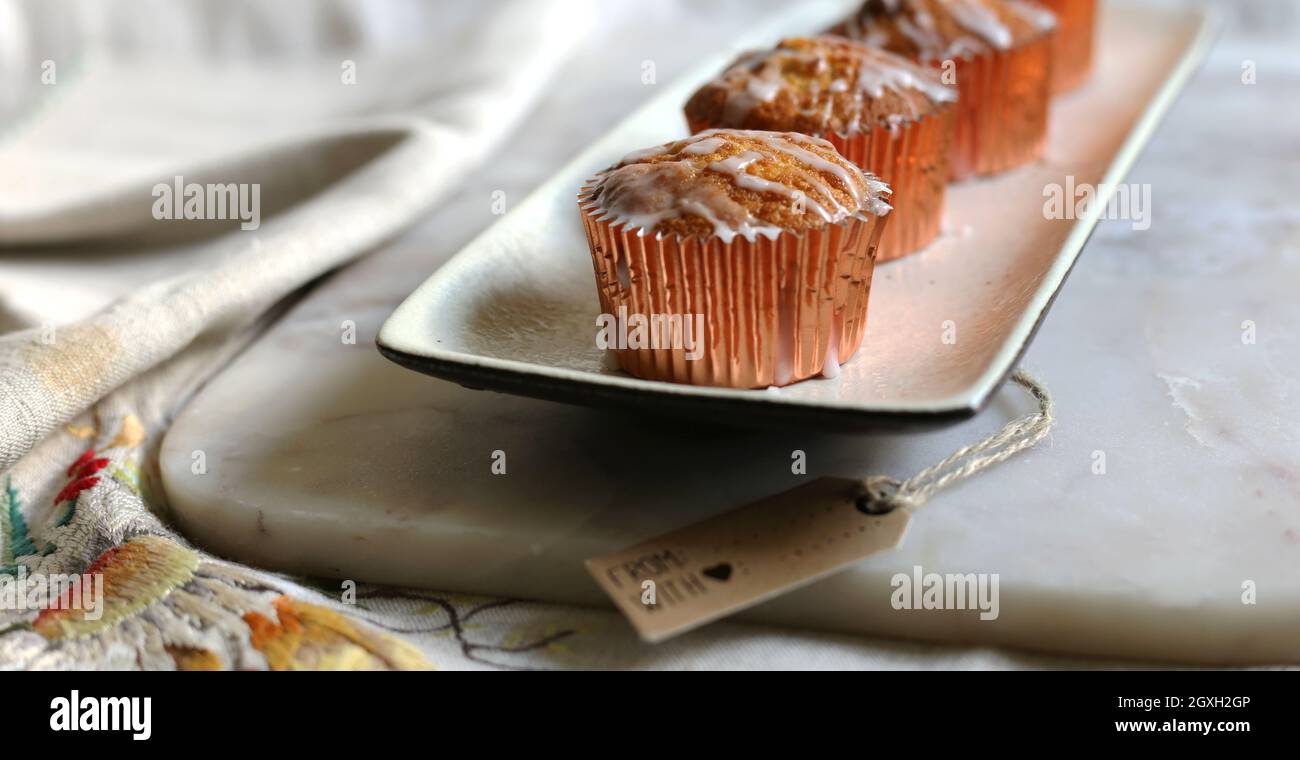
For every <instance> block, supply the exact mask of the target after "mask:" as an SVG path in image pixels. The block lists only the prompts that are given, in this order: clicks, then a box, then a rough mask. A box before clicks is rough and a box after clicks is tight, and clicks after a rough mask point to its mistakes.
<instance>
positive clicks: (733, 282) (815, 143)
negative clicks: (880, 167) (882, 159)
mask: <svg viewBox="0 0 1300 760" xmlns="http://www.w3.org/2000/svg"><path fill="white" fill-rule="evenodd" d="M888 192H889V188H888V187H887V186H886V185H885V184H884V183H882V182H880V181H879V180H878V179H876V178H875V177H873V176H871V175H870V174H867V173H865V172H863V171H862V170H861V169H859V168H858V167H857V166H856V165H855V164H853V163H852V162H851V161H849V160H847V159H845V158H844V157H843V156H841V155H840V154H839V152H838V151H836V150H835V146H833V145H831V144H830V143H829V142H827V141H825V140H822V139H819V138H815V137H810V136H807V135H802V134H795V133H789V132H787V133H778V132H764V131H753V130H710V131H706V132H701V133H700V134H697V135H694V136H693V137H689V138H686V139H684V140H678V141H676V142H671V143H667V144H665V145H661V146H658V147H655V148H650V149H648V150H642V151H637V152H635V153H631V154H629V155H628V156H626V157H624V158H623V160H621V161H619V162H618V163H617V164H615V165H614V166H611V167H610V168H608V169H606V170H605V171H603V172H601V173H599V174H598V175H596V176H595V177H594V178H593V179H592V180H591V181H590V182H588V183H587V185H586V186H585V187H583V188H582V190H581V192H580V194H579V196H578V205H579V209H580V210H581V213H582V220H583V224H584V226H585V228H586V233H587V240H588V243H589V244H590V248H591V255H592V260H593V263H594V266H595V273H596V285H597V289H598V294H599V298H600V305H601V310H602V312H603V313H602V315H601V317H600V318H598V320H597V325H598V326H602V325H604V326H606V327H608V326H610V325H617V327H616V330H615V331H616V332H617V333H618V335H619V339H618V341H617V343H616V344H615V342H614V341H606V342H605V343H604V344H603V345H602V347H605V348H609V349H610V350H614V351H616V352H617V357H618V363H619V366H620V367H621V368H622V369H623V370H624V371H626V372H629V373H631V374H633V375H636V376H637V377H642V378H648V379H653V380H667V381H672V382H679V383H692V384H696V385H714V386H728V387H735V388H762V387H767V386H774V385H775V386H780V385H788V384H790V383H793V382H796V381H798V380H803V379H805V378H809V377H813V376H815V375H827V376H834V375H836V374H838V372H839V365H840V364H841V363H843V362H845V361H848V359H849V357H851V356H852V355H853V353H854V351H856V350H857V348H858V345H859V344H860V343H861V342H862V337H863V334H864V333H865V330H866V317H867V297H868V295H869V292H870V288H871V277H872V272H873V269H874V266H875V255H876V248H877V246H878V245H879V241H880V235H881V232H882V230H883V228H884V226H885V220H886V218H887V216H886V215H887V214H888V213H889V210H890V207H889V204H888V203H886V201H885V199H884V198H885V196H886V195H887V194H888ZM634 323H636V324H635V325H634ZM637 326H639V327H640V328H641V334H640V336H639V339H635V338H636V336H635V330H636V328H637ZM606 337H608V336H606ZM597 342H598V344H601V335H600V333H599V332H598V335H597Z"/></svg>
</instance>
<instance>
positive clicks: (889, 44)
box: [832, 0, 1056, 61]
mask: <svg viewBox="0 0 1300 760" xmlns="http://www.w3.org/2000/svg"><path fill="white" fill-rule="evenodd" d="M1055 24H1056V19H1055V17H1054V16H1053V15H1052V14H1051V12H1050V11H1048V10H1046V9H1044V8H1041V7H1039V6H1035V5H1032V4H1030V3H1025V2H1019V1H1018V0H867V2H866V3H864V4H863V5H862V7H861V8H860V9H859V10H858V12H857V14H855V15H854V16H853V17H851V18H849V19H847V20H846V21H845V22H844V23H843V24H841V25H839V26H837V27H835V28H834V29H833V30H832V31H834V32H835V33H836V34H842V35H844V36H846V37H850V38H852V39H855V40H861V41H862V42H865V43H866V44H868V45H870V46H872V47H878V48H883V49H885V50H890V51H892V52H895V53H898V54H899V55H903V56H906V57H908V58H911V59H913V60H917V61H936V60H943V59H946V58H955V57H959V56H963V55H968V54H980V53H984V52H987V51H989V50H990V49H996V50H1006V49H1008V48H1013V47H1016V46H1018V45H1022V44H1024V43H1026V42H1028V41H1030V40H1033V39H1035V38H1037V37H1039V36H1040V35H1042V34H1045V33H1046V32H1048V31H1049V30H1051V29H1052V28H1053V27H1054V26H1055Z"/></svg>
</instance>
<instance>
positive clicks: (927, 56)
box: [834, 0, 1055, 179]
mask: <svg viewBox="0 0 1300 760" xmlns="http://www.w3.org/2000/svg"><path fill="white" fill-rule="evenodd" d="M1054 29H1055V19H1054V18H1053V17H1052V14H1051V13H1050V12H1049V11H1047V10H1045V9H1043V8H1041V7H1038V6H1033V5H1029V4H1027V3H1023V2H1017V0H868V1H867V3H866V4H864V5H863V6H862V7H861V9H860V10H859V11H858V13H857V14H856V15H854V16H853V17H851V18H849V19H848V20H846V21H845V22H844V23H842V24H841V25H839V26H837V27H835V29H834V31H835V32H836V33H838V34H843V35H844V36H847V37H850V38H852V39H855V40H859V41H861V42H864V43H865V44H868V45H870V46H872V47H879V48H883V49H885V50H889V51H891V52H894V53H898V54H899V55H902V56H904V57H906V58H910V59H912V60H914V61H918V62H921V63H925V64H929V65H932V66H936V67H938V68H939V69H940V71H941V72H942V79H943V81H944V82H945V83H953V82H955V84H956V86H957V93H958V95H959V97H958V100H957V123H956V126H955V128H954V132H953V155H952V178H953V179H964V178H967V177H970V176H974V175H986V174H995V173H997V172H1001V171H1005V170H1007V169H1011V168H1013V167H1016V166H1019V165H1021V164H1024V163H1028V162H1030V161H1033V160H1034V159H1036V158H1038V156H1039V155H1041V154H1042V151H1043V145H1044V142H1045V138H1046V136H1047V107H1048V101H1049V97H1050V86H1051V77H1052V67H1051V61H1052V56H1051V54H1052V49H1051V46H1052V39H1053V34H1054Z"/></svg>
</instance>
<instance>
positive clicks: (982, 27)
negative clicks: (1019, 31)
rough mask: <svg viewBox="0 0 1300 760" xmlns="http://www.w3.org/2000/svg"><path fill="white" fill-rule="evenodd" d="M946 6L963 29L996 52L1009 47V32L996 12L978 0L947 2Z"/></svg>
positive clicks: (951, 0) (949, 0)
mask: <svg viewBox="0 0 1300 760" xmlns="http://www.w3.org/2000/svg"><path fill="white" fill-rule="evenodd" d="M946 6H947V8H948V11H949V12H950V13H951V14H952V18H953V20H954V21H956V22H957V23H958V24H960V25H961V26H962V28H963V29H966V30H969V31H971V32H974V33H975V34H976V35H978V36H979V38H980V39H982V40H984V41H985V42H987V43H988V44H990V45H992V46H993V47H995V48H997V49H998V50H1006V49H1007V48H1009V47H1011V30H1010V29H1009V28H1007V25H1006V24H1004V23H1002V19H1001V18H999V17H998V14H997V11H995V10H993V9H992V8H990V7H989V6H987V5H985V4H984V3H981V2H979V1H978V0H975V2H971V1H970V0H947V3H946Z"/></svg>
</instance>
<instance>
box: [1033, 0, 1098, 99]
mask: <svg viewBox="0 0 1300 760" xmlns="http://www.w3.org/2000/svg"><path fill="white" fill-rule="evenodd" d="M1035 1H1036V2H1037V3H1038V4H1039V5H1041V6H1043V7H1045V8H1047V9H1048V10H1049V11H1051V12H1052V13H1053V15H1055V16H1056V41H1055V42H1054V43H1053V45H1052V94H1057V93H1061V92H1065V91H1066V90H1073V89H1074V88H1076V87H1078V86H1079V85H1081V84H1083V83H1084V82H1085V81H1087V79H1088V75H1089V74H1090V73H1092V39H1093V35H1094V29H1095V27H1096V23H1097V0H1035Z"/></svg>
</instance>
